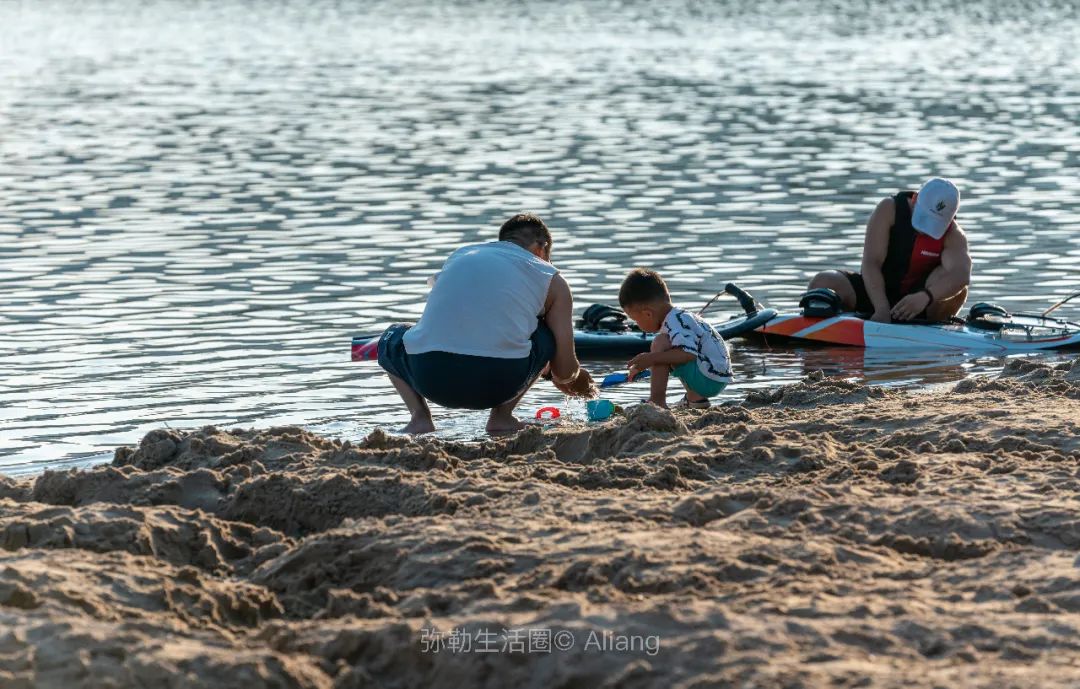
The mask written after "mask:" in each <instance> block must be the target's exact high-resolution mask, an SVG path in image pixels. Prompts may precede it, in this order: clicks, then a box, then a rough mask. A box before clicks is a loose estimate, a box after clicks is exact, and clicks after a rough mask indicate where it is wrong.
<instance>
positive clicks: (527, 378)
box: [379, 321, 555, 409]
mask: <svg viewBox="0 0 1080 689" xmlns="http://www.w3.org/2000/svg"><path fill="white" fill-rule="evenodd" d="M537 323H538V324H537V327H536V331H535V332H533V334H532V338H531V341H532V351H531V352H530V353H529V356H527V357H524V358H522V359H497V358H495V357H488V356H470V355H468V354H450V353H449V352H425V353H423V354H409V353H408V352H406V351H405V342H404V341H403V340H402V338H403V337H404V336H405V333H406V332H408V330H409V327H410V326H409V325H407V324H404V323H399V324H397V325H392V326H390V327H389V328H387V329H386V332H384V333H383V334H382V337H381V338H379V365H380V366H382V367H383V368H384V369H385V370H386V372H387V373H389V374H391V375H393V376H397V377H398V378H401V379H402V380H404V381H405V382H406V383H408V385H409V387H411V388H412V389H413V390H416V392H418V393H420V396H421V397H423V398H424V399H427V400H430V401H432V402H434V403H436V404H439V405H442V406H444V407H451V408H453V409H491V408H493V407H497V406H499V405H500V404H505V403H506V402H509V401H510V400H512V399H514V398H515V397H517V396H518V395H520V394H521V393H522V392H524V391H525V390H526V389H528V387H529V386H530V385H532V383H533V381H534V380H536V377H537V376H539V375H540V372H541V371H543V370H544V366H546V365H547V363H548V362H549V361H551V358H552V357H553V356H555V336H554V335H553V334H552V332H551V329H550V328H548V326H547V324H546V323H544V322H543V321H538V322H537Z"/></svg>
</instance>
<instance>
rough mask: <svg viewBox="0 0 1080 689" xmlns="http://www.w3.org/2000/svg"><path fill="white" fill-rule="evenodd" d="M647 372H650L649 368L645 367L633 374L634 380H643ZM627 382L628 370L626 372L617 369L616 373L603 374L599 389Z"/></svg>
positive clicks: (647, 375) (647, 374)
mask: <svg viewBox="0 0 1080 689" xmlns="http://www.w3.org/2000/svg"><path fill="white" fill-rule="evenodd" d="M649 374H650V371H649V369H645V370H644V371H642V372H641V373H639V374H637V375H636V376H634V380H635V381H638V380H645V379H646V378H648V377H649ZM628 382H630V374H629V373H628V372H626V371H619V372H618V373H609V374H608V375H606V376H604V379H603V380H602V381H600V389H601V390H604V389H605V388H612V387H615V386H616V385H622V384H623V383H628Z"/></svg>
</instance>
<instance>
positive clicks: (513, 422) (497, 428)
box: [487, 414, 525, 435]
mask: <svg viewBox="0 0 1080 689" xmlns="http://www.w3.org/2000/svg"><path fill="white" fill-rule="evenodd" d="M522 428H525V424H524V422H522V421H518V419H517V418H516V417H515V416H514V415H513V414H505V415H504V414H499V415H495V414H492V415H491V417H489V418H488V422H487V432H488V433H490V434H492V435H506V434H508V433H517V432H518V431H520V430H521V429H522Z"/></svg>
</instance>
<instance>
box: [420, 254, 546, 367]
mask: <svg viewBox="0 0 1080 689" xmlns="http://www.w3.org/2000/svg"><path fill="white" fill-rule="evenodd" d="M557 272H559V271H558V270H557V269H556V268H555V266H553V265H551V264H550V263H548V262H547V261H544V260H541V259H539V258H537V257H536V256H535V255H533V254H532V253H530V252H528V251H526V250H525V249H523V248H521V247H520V246H518V245H517V244H514V243H513V242H489V243H487V244H473V245H470V246H464V247H462V248H460V249H458V250H457V251H455V252H454V253H452V254H450V258H448V259H446V263H444V264H443V267H442V272H440V273H439V274H438V276H437V277H436V278H435V284H434V286H433V287H432V288H431V293H430V294H429V295H428V300H427V304H426V305H425V306H424V313H423V315H422V316H420V322H419V323H417V324H416V325H414V326H413V327H412V328H409V331H408V332H407V333H405V337H404V341H405V351H406V352H408V353H409V354H423V353H425V352H449V353H451V354H469V355H472V356H487V357H493V358H496V359H522V358H524V357H527V356H529V351H530V350H531V349H532V344H531V343H530V341H529V338H530V337H531V336H532V334H533V331H535V330H536V325H537V321H536V319H537V317H538V316H540V315H541V314H542V313H543V311H544V304H545V303H546V302H547V293H548V287H549V286H550V284H551V278H552V277H554V275H555V274H556V273H557Z"/></svg>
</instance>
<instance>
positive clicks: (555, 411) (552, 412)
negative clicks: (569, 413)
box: [536, 407, 561, 419]
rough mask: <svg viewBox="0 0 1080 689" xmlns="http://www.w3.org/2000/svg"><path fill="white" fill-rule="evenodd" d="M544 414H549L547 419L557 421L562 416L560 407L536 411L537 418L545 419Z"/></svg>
mask: <svg viewBox="0 0 1080 689" xmlns="http://www.w3.org/2000/svg"><path fill="white" fill-rule="evenodd" d="M544 414H547V415H548V416H547V418H549V419H557V418H559V416H561V415H560V414H559V408H558V407H541V408H540V409H538V410H537V411H536V418H538V419H543V418H544Z"/></svg>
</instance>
